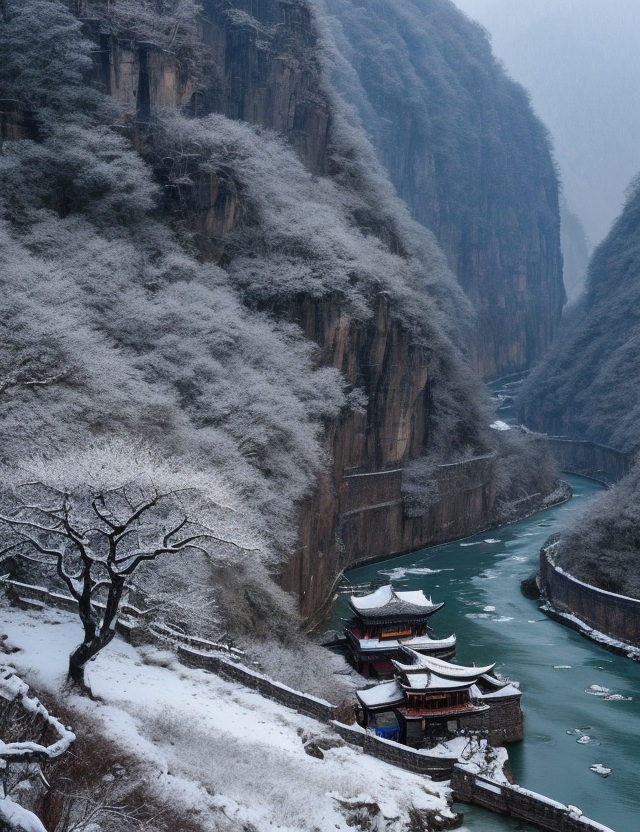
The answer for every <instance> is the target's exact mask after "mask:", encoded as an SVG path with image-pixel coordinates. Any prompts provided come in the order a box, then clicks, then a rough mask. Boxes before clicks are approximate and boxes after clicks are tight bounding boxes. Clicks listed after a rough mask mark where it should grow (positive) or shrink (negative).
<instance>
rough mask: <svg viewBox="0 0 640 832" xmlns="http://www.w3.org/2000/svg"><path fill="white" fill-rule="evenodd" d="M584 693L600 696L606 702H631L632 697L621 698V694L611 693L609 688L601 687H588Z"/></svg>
mask: <svg viewBox="0 0 640 832" xmlns="http://www.w3.org/2000/svg"><path fill="white" fill-rule="evenodd" d="M585 693H590V694H591V695H592V696H600V697H601V698H602V699H603V700H604V701H606V702H632V701H633V696H623V695H622V694H621V693H611V690H610V689H609V688H604V687H602V685H589V687H588V688H586V689H585Z"/></svg>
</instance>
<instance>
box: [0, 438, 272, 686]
mask: <svg viewBox="0 0 640 832" xmlns="http://www.w3.org/2000/svg"><path fill="white" fill-rule="evenodd" d="M114 453H115V454H116V456H117V455H122V456H121V458H120V459H118V458H116V459H115V460H110V459H109V457H110V456H112V455H114ZM124 454H126V450H125V449H124V448H122V447H120V448H114V447H113V446H107V447H99V448H91V449H88V450H87V451H85V452H83V453H80V454H76V455H75V456H72V457H71V459H67V460H60V461H59V465H60V471H59V472H58V473H57V474H52V470H51V468H50V467H49V465H46V464H44V465H40V466H38V464H35V465H34V466H33V469H34V472H35V473H36V479H31V480H29V481H26V482H22V483H16V484H15V485H14V487H13V489H12V490H11V494H7V495H6V496H5V498H4V500H3V502H4V510H3V512H2V513H1V514H0V524H1V527H2V531H3V537H4V542H3V548H2V553H3V554H4V555H5V556H12V557H17V558H19V559H26V560H30V561H35V562H37V563H38V564H41V565H43V566H45V567H46V566H48V565H49V566H53V567H54V568H55V572H56V574H57V577H58V579H59V580H60V581H62V582H63V583H64V585H65V586H66V588H67V590H68V591H69V592H70V594H71V596H72V597H73V598H74V599H75V601H76V603H77V605H78V614H79V616H80V621H81V623H82V628H83V639H82V642H81V643H80V644H79V645H78V646H77V647H76V648H75V650H74V651H73V652H72V653H71V655H70V657H69V670H68V678H69V680H70V681H71V682H72V683H74V684H76V685H78V686H79V687H81V688H84V687H85V682H84V668H85V665H86V663H87V662H88V661H89V660H90V659H91V658H93V657H94V656H95V655H96V654H97V653H98V652H99V651H100V650H102V648H103V647H106V645H108V644H109V642H110V641H111V640H112V639H113V637H114V635H115V633H116V625H117V622H118V617H119V613H120V607H121V604H122V602H123V600H124V599H125V597H126V594H127V590H128V588H129V586H130V582H131V579H132V577H133V576H134V574H135V573H136V572H137V571H138V570H139V569H140V567H141V566H142V564H145V563H148V562H151V561H155V560H157V559H158V558H160V557H178V556H180V557H182V558H183V559H184V560H183V569H185V570H187V571H192V568H191V567H190V564H189V562H188V559H189V556H193V554H194V553H195V552H198V553H200V554H203V555H204V556H205V557H211V558H218V559H219V560H221V561H224V560H225V559H226V558H227V557H228V553H229V550H230V549H231V550H233V551H236V552H240V553H242V554H247V555H248V554H249V553H250V552H257V551H259V547H257V546H255V545H253V546H252V545H251V543H250V538H249V535H248V533H247V530H246V529H243V528H242V527H240V526H236V525H235V520H234V519H233V518H231V519H230V517H229V515H233V514H234V512H233V511H232V510H231V509H230V508H229V507H228V506H225V505H224V503H222V502H221V499H224V496H223V494H224V489H221V490H219V493H218V495H217V499H216V496H214V494H213V492H212V489H211V487H209V489H208V491H207V492H204V491H202V490H200V489H198V488H195V487H193V486H190V485H188V483H187V481H186V480H182V478H181V477H180V476H179V475H178V474H176V472H175V471H170V470H169V469H167V467H166V466H164V467H158V466H157V465H155V466H154V464H153V460H152V459H151V457H150V456H149V455H148V454H145V453H144V452H142V454H141V455H140V452H139V455H138V457H137V459H136V455H135V453H134V454H132V455H131V458H130V460H127V459H126V457H125V456H124ZM140 461H142V462H143V464H142V465H140ZM105 464H106V466H107V467H106V468H105V467H101V466H105ZM38 469H39V470H38ZM74 469H75V470H74ZM38 473H40V474H41V475H42V476H40V477H38V476H37V475H38ZM65 473H66V475H67V476H65ZM70 473H71V474H72V476H69V474H70ZM123 474H126V475H129V478H127V479H126V480H125V481H124V482H122V481H118V480H119V478H120V477H122V475H123ZM154 474H157V480H156V479H154ZM74 475H75V476H74ZM105 475H106V476H105ZM132 475H133V476H132ZM67 477H69V479H67ZM61 482H66V483H67V484H66V487H60V485H61Z"/></svg>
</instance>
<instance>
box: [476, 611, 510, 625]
mask: <svg viewBox="0 0 640 832" xmlns="http://www.w3.org/2000/svg"><path fill="white" fill-rule="evenodd" d="M465 618H473V619H477V618H481V619H486V620H489V621H497V622H498V623H504V622H505V621H513V616H509V615H492V614H491V613H490V612H468V613H466V614H465Z"/></svg>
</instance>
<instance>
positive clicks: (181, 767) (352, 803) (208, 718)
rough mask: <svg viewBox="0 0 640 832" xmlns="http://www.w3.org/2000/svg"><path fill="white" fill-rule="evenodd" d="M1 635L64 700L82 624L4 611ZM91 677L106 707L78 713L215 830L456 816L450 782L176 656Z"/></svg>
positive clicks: (114, 659)
mask: <svg viewBox="0 0 640 832" xmlns="http://www.w3.org/2000/svg"><path fill="white" fill-rule="evenodd" d="M0 633H6V634H7V636H8V639H7V642H6V644H7V646H13V647H17V648H19V652H16V653H13V654H12V655H11V656H10V657H7V659H10V661H11V663H12V664H13V665H14V666H15V667H16V669H17V670H18V672H19V673H20V674H21V675H22V677H23V678H24V679H25V681H27V682H29V683H30V684H31V685H32V686H33V687H34V688H35V689H40V690H42V691H47V692H49V693H52V694H55V695H56V696H58V697H62V696H63V695H64V694H63V692H62V691H63V684H64V679H65V670H66V665H67V658H68V655H69V653H70V651H71V649H72V647H74V646H75V645H76V644H77V643H78V641H79V638H80V628H79V624H78V622H77V619H76V618H75V617H74V616H73V615H71V614H69V613H64V612H61V611H58V610H53V609H51V610H46V611H45V612H23V611H18V610H15V609H11V608H9V607H7V606H6V602H1V603H0ZM87 679H88V681H89V683H90V685H91V688H92V690H93V692H94V694H95V695H96V696H97V697H98V698H99V701H91V700H89V699H86V698H82V697H78V696H72V697H70V698H69V699H68V700H67V702H68V704H69V705H70V706H71V708H73V709H78V710H82V711H83V712H84V713H86V714H87V715H89V716H91V717H92V718H94V719H95V720H97V721H98V722H99V723H100V724H101V725H102V726H103V730H104V732H105V733H106V734H107V735H108V736H109V737H110V738H112V739H113V740H114V741H116V742H117V743H118V744H119V745H120V746H121V747H122V748H123V749H124V750H125V751H127V752H129V753H133V754H134V755H135V756H136V757H138V758H139V759H140V760H142V761H144V763H145V766H146V770H147V771H148V778H149V782H150V783H154V784H155V786H156V787H157V788H158V789H159V790H160V792H161V793H162V794H163V797H164V799H166V800H168V801H170V802H171V803H172V804H173V805H175V806H176V807H178V808H179V809H180V808H181V807H182V809H183V810H184V811H185V812H187V811H188V812H189V813H190V816H191V817H193V818H194V819H196V818H197V820H198V821H199V822H200V823H201V824H202V825H203V827H204V828H206V829H212V830H213V829H215V830H227V829H234V830H239V829H243V828H246V829H251V830H254V829H255V830H256V832H263V830H274V829H280V830H283V832H289V830H290V832H302V830H310V832H324V831H325V830H332V829H339V830H344V832H347V830H352V829H354V825H353V819H354V815H356V814H358V813H360V814H362V813H367V814H369V815H370V814H373V815H374V816H375V817H373V824H372V825H371V826H370V827H366V828H371V829H372V830H379V832H383V830H384V832H399V830H404V829H406V828H407V825H408V819H409V818H408V815H409V811H410V810H411V809H412V807H415V808H417V809H434V810H438V811H439V812H441V814H442V815H445V816H449V814H450V810H449V809H448V808H447V802H446V800H447V796H448V793H449V790H448V789H447V788H446V787H445V786H443V785H442V784H436V783H433V782H431V781H430V780H428V779H427V778H423V777H419V776H417V775H413V774H410V773H408V772H404V771H402V770H400V769H397V768H393V767H390V766H388V765H386V764H384V763H382V762H379V761H377V760H374V759H373V758H371V757H369V756H367V755H364V754H362V753H361V752H360V751H359V750H357V749H354V748H352V747H350V746H348V745H346V744H344V743H342V742H341V741H340V740H339V738H337V737H336V736H335V735H334V734H332V733H331V732H330V731H329V730H328V729H327V728H326V726H324V725H322V724H321V723H319V722H316V721H314V720H312V719H309V718H307V717H304V716H301V715H299V714H297V713H296V712H295V711H292V710H289V709H288V708H285V707H283V706H281V705H279V704H277V703H275V702H271V701H270V700H267V699H264V698H263V697H261V696H260V695H259V694H257V693H255V692H253V691H250V690H248V689H246V688H244V687H242V686H241V685H239V684H235V683H232V682H227V681H224V680H222V679H220V678H219V677H217V676H215V675H214V674H211V673H209V672H207V671H201V670H191V669H188V668H186V667H183V666H182V665H180V664H179V663H177V662H176V661H175V659H174V657H173V655H172V654H171V653H168V652H161V651H158V650H156V649H155V648H139V649H136V648H133V647H131V646H130V645H128V644H126V643H125V642H123V641H122V640H120V639H117V640H115V641H114V642H112V644H111V645H109V646H108V647H107V648H106V649H105V650H104V651H103V652H102V653H100V654H99V656H98V657H97V658H96V659H95V660H94V661H93V662H91V663H90V665H89V669H88V673H87ZM314 736H315V737H319V738H320V737H324V738H330V739H331V740H335V741H336V747H333V748H329V749H327V750H325V751H324V759H317V758H315V757H312V756H309V755H308V754H307V753H306V752H305V750H304V745H303V743H304V742H305V741H306V740H307V739H308V738H309V737H314ZM376 806H377V807H379V811H378V810H377V809H376V808H375V807H376ZM363 807H364V808H363ZM348 820H351V822H352V823H351V825H349V824H348V823H347V821H348ZM355 828H358V826H355Z"/></svg>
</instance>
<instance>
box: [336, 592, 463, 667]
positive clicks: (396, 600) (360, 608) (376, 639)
mask: <svg viewBox="0 0 640 832" xmlns="http://www.w3.org/2000/svg"><path fill="white" fill-rule="evenodd" d="M349 603H350V605H351V608H352V610H353V612H354V614H355V615H354V618H353V620H352V621H351V623H350V624H349V625H348V626H347V627H346V628H345V635H346V637H347V643H348V645H349V649H350V650H351V654H352V656H353V660H354V663H355V665H356V667H357V668H358V670H359V671H360V672H361V673H362V674H363V676H367V677H369V676H371V675H377V676H389V675H391V674H393V673H394V666H393V664H392V660H393V659H398V658H400V657H401V655H402V648H403V647H410V648H412V649H413V650H416V651H418V652H420V653H426V654H428V655H431V656H436V657H439V658H452V657H453V655H454V654H455V648H456V637H455V635H452V636H449V638H445V639H432V638H430V637H429V635H428V634H427V630H428V625H427V622H428V620H429V618H430V617H431V616H432V615H433V614H434V612H437V611H438V610H439V609H441V607H443V606H444V602H442V603H439V604H434V603H433V601H432V600H431V598H427V597H426V596H425V594H424V592H423V591H422V590H414V591H411V592H396V591H395V590H394V589H393V587H392V586H391V585H387V586H382V587H380V588H379V589H376V590H375V592H370V593H369V594H368V595H352V596H351V598H350V599H349Z"/></svg>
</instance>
